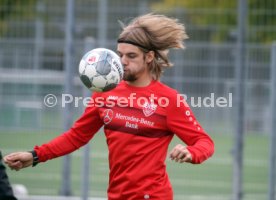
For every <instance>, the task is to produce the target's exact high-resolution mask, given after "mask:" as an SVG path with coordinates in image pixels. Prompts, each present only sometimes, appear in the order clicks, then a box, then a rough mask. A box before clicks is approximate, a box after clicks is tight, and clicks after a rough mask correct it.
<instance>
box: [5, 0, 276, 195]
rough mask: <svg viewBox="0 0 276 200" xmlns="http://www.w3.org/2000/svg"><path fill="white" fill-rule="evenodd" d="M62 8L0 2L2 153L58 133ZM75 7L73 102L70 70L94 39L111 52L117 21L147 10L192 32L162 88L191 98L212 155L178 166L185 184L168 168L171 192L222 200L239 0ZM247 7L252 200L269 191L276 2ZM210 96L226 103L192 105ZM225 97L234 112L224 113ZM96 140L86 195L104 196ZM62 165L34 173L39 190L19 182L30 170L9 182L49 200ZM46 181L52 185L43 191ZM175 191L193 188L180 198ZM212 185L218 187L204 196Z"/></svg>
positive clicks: (135, 0)
mask: <svg viewBox="0 0 276 200" xmlns="http://www.w3.org/2000/svg"><path fill="white" fill-rule="evenodd" d="M66 2H67V1H65V0H60V1H53V0H47V1H44V0H40V1H35V0H26V1H17V0H10V1H9V0H2V1H0V94H1V95H0V105H1V106H0V134H1V139H0V148H1V149H2V151H3V152H4V154H6V153H8V152H11V151H13V150H28V149H27V148H32V146H33V145H34V144H40V143H41V142H45V140H48V139H50V138H52V137H54V136H55V135H57V134H59V133H60V132H61V131H62V130H63V126H62V107H61V105H58V106H56V107H54V108H48V107H46V106H45V105H44V103H43V98H44V97H45V95H47V94H54V95H56V96H57V97H58V98H59V99H60V98H61V94H62V93H64V92H63V91H64V81H65V78H64V77H65V67H64V46H65V30H66V27H65V24H66ZM74 9H75V18H74V21H75V23H74V41H73V44H74V56H73V58H72V60H73V63H72V66H74V74H75V78H74V79H73V80H72V82H73V83H74V94H73V95H75V96H83V94H84V93H83V91H84V90H85V89H84V86H83V85H82V84H81V83H80V80H79V78H78V75H77V70H78V62H79V60H80V59H81V57H82V55H83V54H84V52H85V49H87V43H86V42H85V41H86V38H87V37H92V38H93V39H94V46H95V47H106V48H110V49H113V50H116V38H117V36H118V34H119V32H120V26H119V23H118V20H121V21H123V22H128V21H129V20H131V19H132V18H133V17H136V16H138V15H140V14H142V13H147V12H156V13H160V14H166V15H168V16H171V17H176V18H178V19H179V21H180V22H182V23H184V24H185V26H186V31H187V33H188V35H189V40H188V41H187V42H186V49H185V50H184V51H174V50H172V51H171V53H170V58H171V60H172V62H173V63H174V64H175V66H174V67H173V68H171V69H169V70H167V71H166V72H165V74H164V76H163V78H162V81H164V82H165V83H167V84H168V85H170V86H171V87H174V88H176V89H177V90H178V91H179V92H180V93H182V94H186V95H187V96H188V103H190V104H192V105H194V106H192V109H193V111H194V113H195V115H196V116H197V118H198V120H199V121H200V122H201V123H202V125H203V127H205V129H206V130H207V132H208V133H210V134H211V135H212V136H213V137H214V139H215V141H216V146H217V153H216V155H215V156H214V157H213V158H212V159H211V160H210V161H208V162H206V164H205V165H204V166H203V167H196V170H195V171H194V169H192V167H191V169H190V167H189V166H188V167H186V166H185V168H184V169H185V170H188V171H189V170H191V171H189V172H190V173H191V174H190V175H187V176H183V179H187V177H188V178H190V179H189V181H187V180H182V179H178V177H177V175H175V174H174V173H173V172H174V170H179V173H181V172H182V171H181V170H184V169H183V168H180V167H183V166H177V167H176V166H174V165H173V164H170V163H168V170H169V171H170V176H171V177H172V182H173V185H174V186H175V187H176V188H177V189H176V199H183V198H184V197H185V198H187V199H188V198H189V197H194V196H193V195H197V194H198V195H201V196H203V197H204V198H207V197H206V195H207V196H208V195H210V198H211V199H216V198H217V199H223V198H226V199H229V197H230V196H231V181H232V177H231V176H232V174H231V162H232V160H231V150H232V146H233V145H232V142H233V135H234V131H235V123H234V120H235V119H234V118H235V115H234V114H235V113H234V108H235V104H234V98H235V90H234V87H235V84H236V80H235V70H236V69H235V60H236V56H237V55H236V41H237V14H238V13H237V1H234V0H231V1H215V0H208V1H199V0H196V1H186V0H185V1H183V0H162V1H161V0H160V1H158V0H149V1H147V0H132V1H126V0H116V1H108V0H78V1H75V7H74ZM247 10H248V24H247V35H246V42H247V43H246V61H245V63H246V81H245V84H246V94H245V133H246V135H245V170H244V173H245V175H244V185H245V186H244V190H245V191H244V194H245V198H246V197H248V199H252V198H253V196H254V195H255V196H256V198H257V199H264V198H265V196H266V194H267V188H268V185H267V183H268V163H269V161H268V139H269V127H270V123H269V122H270V114H271V112H270V111H271V108H270V106H269V98H270V89H271V88H270V82H269V81H270V60H271V57H270V53H271V43H272V41H273V40H274V39H275V38H276V2H274V1H273V0H265V1H257V0H248V8H247ZM212 95H214V97H215V98H217V97H225V98H226V99H227V100H228V106H226V107H218V106H216V105H215V106H211V107H203V106H199V104H198V100H199V98H203V97H210V98H211V97H212ZM231 100H233V102H232V107H230V106H229V103H231V102H230V101H231ZM59 102H60V101H59ZM82 110H83V107H78V108H73V112H74V119H75V118H77V117H78V116H79V115H80V114H81V112H82ZM102 137H103V136H102V134H99V136H98V137H96V139H95V140H96V141H99V142H102V143H100V144H101V145H99V146H98V145H97V144H95V145H93V144H94V143H92V149H91V152H97V153H96V154H93V153H92V155H91V157H93V159H91V160H92V161H91V162H92V163H91V165H92V166H91V174H90V176H91V186H90V195H91V196H100V197H105V195H106V194H105V190H106V184H107V178H108V175H107V173H108V168H107V166H106V165H107V164H106V163H107V162H106V160H107V156H106V155H107V149H106V147H102V146H104V139H103V138H102ZM95 143H97V142H95ZM30 145H31V146H30ZM257 145H261V146H257ZM260 149H261V150H260ZM257 150H259V151H257ZM81 157H82V153H80V152H79V151H78V152H76V153H74V154H73V166H78V165H80V164H79V161H80V159H81ZM59 163H60V160H59V159H57V160H55V161H51V164H48V163H47V164H45V165H44V166H40V168H38V169H35V172H33V173H37V174H40V173H39V172H41V171H42V172H45V173H44V177H41V178H40V182H42V183H43V184H36V183H37V180H32V182H28V180H27V179H28V178H25V177H26V176H27V175H28V173H31V171H30V170H29V169H27V170H26V171H22V172H20V173H13V172H10V177H11V180H12V182H19V183H23V184H25V185H27V186H28V189H29V191H30V194H40V195H49V194H51V195H56V194H58V193H59V188H60V178H61V176H60V171H61V170H62V169H61V167H60V165H59ZM54 165H57V167H53V168H55V169H57V170H56V171H51V170H53V168H52V169H49V166H54ZM45 166H46V167H45ZM47 166H48V167H47ZM175 167H176V168H177V169H175ZM201 168H202V169H201ZM219 169H224V170H222V171H220V170H219ZM72 170H73V172H72V174H73V177H72V179H73V180H72V182H73V186H74V189H73V190H74V191H73V192H74V194H75V195H79V194H80V190H81V189H80V186H79V185H80V184H79V183H80V180H79V175H78V173H79V171H80V169H79V168H78V167H76V168H74V167H73V169H72ZM74 170H76V171H74ZM98 170H99V171H98ZM197 170H198V171H197ZM209 170H210V171H209ZM206 173H210V174H209V175H210V176H208V175H206ZM99 174H100V175H101V176H98V175H99ZM211 174H212V176H211ZM220 176H221V177H220ZM252 176H253V177H252ZM254 176H255V178H256V179H254ZM223 177H224V178H223ZM97 178H98V179H97ZM100 179H101V180H100ZM53 180H54V183H53V184H48V182H49V181H53ZM29 181H30V180H29ZM40 185H42V186H41V187H40ZM182 186H185V187H188V188H192V189H191V190H189V189H188V190H187V191H186V190H185V191H184V192H183V191H182V189H181V188H182ZM211 186H214V187H216V189H211V188H210V187H211ZM178 187H179V188H178ZM178 189H179V190H178ZM219 191H222V195H223V196H220V195H219V194H220V192H219ZM258 195H259V196H258ZM204 198H203V199H204Z"/></svg>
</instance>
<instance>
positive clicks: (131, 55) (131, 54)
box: [128, 53, 136, 59]
mask: <svg viewBox="0 0 276 200" xmlns="http://www.w3.org/2000/svg"><path fill="white" fill-rule="evenodd" d="M128 57H129V58H131V59H133V58H136V54H134V53H130V54H128Z"/></svg>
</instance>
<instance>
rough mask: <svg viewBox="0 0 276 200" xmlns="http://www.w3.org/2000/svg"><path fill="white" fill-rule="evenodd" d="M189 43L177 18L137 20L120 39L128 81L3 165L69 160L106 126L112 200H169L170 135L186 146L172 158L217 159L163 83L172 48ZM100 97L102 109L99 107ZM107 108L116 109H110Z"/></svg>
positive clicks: (191, 117)
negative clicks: (64, 128) (53, 135)
mask: <svg viewBox="0 0 276 200" xmlns="http://www.w3.org/2000/svg"><path fill="white" fill-rule="evenodd" d="M186 38H187V35H186V33H185V29H184V26H183V24H181V23H179V22H178V21H177V20H176V19H173V18H169V17H166V16H164V15H156V14H146V15H142V16H139V17H137V18H135V19H133V20H132V21H131V22H130V23H129V24H128V25H127V26H125V27H123V30H122V32H121V34H120V35H119V38H118V45H117V52H118V54H119V56H120V59H121V62H122V64H123V66H124V80H123V81H122V82H121V83H120V84H119V85H118V86H117V87H116V88H115V89H113V90H111V91H108V92H104V93H94V94H93V95H92V99H91V102H90V105H89V107H87V108H86V110H85V112H84V113H83V115H82V116H81V117H80V118H79V119H78V120H77V121H76V122H75V123H74V125H73V126H72V127H71V128H70V129H69V130H68V131H66V132H65V133H64V134H62V135H60V136H58V137H56V138H55V139H53V140H52V141H50V142H48V143H45V144H43V145H41V146H35V147H34V149H33V151H32V152H31V153H29V152H16V153H12V154H10V155H7V156H6V157H5V162H6V163H7V164H8V165H9V167H10V168H12V169H15V170H20V169H22V168H24V167H28V166H31V165H36V164H37V163H38V162H45V161H47V160H50V159H53V158H56V157H59V156H63V155H65V154H69V153H71V152H72V151H74V150H76V149H78V148H80V147H81V146H83V145H85V144H86V143H88V142H89V141H90V140H91V139H92V137H93V136H94V135H95V134H96V133H97V132H98V130H99V129H100V128H101V127H102V126H104V132H105V136H106V141H107V145H108V149H109V165H110V174H109V186H108V191H107V193H108V199H109V200H137V199H152V200H172V199H173V190H172V187H171V184H170V181H169V178H168V174H167V172H166V165H165V160H166V157H167V151H168V146H169V144H170V142H171V140H172V138H173V136H174V135H176V136H177V137H179V138H180V139H181V140H182V141H183V143H182V144H178V145H176V146H175V147H174V148H173V149H172V150H171V151H170V153H169V157H170V158H171V160H174V161H176V162H178V163H193V164H199V163H202V162H203V161H205V160H206V159H208V158H209V157H210V156H212V154H213V152H214V143H213V141H212V139H211V138H210V136H209V135H208V134H207V133H206V132H205V131H204V129H203V128H202V127H201V125H200V124H199V123H198V121H197V120H196V118H195V116H194V114H193V113H192V111H191V109H190V108H189V106H188V105H187V104H186V103H185V101H184V99H183V98H182V97H181V95H179V93H178V92H177V91H175V90H174V89H172V88H170V87H168V86H166V85H165V84H163V83H161V82H160V77H161V75H162V72H163V70H164V69H165V68H167V67H170V66H171V63H170V61H169V59H168V51H169V49H171V48H177V49H181V48H184V45H183V40H184V39H186ZM97 98H99V99H101V100H103V102H104V104H101V106H97V105H96V104H95V102H97ZM122 99H124V100H122ZM125 100H127V103H128V104H127V105H125V104H126V101H125ZM110 102H113V103H114V104H112V105H114V106H113V107H110V106H107V103H110ZM122 102H124V105H122V104H123V103H122Z"/></svg>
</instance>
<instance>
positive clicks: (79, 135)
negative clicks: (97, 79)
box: [34, 95, 103, 162]
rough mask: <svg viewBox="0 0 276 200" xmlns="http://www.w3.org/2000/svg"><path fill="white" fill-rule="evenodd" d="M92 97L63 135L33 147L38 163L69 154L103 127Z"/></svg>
mask: <svg viewBox="0 0 276 200" xmlns="http://www.w3.org/2000/svg"><path fill="white" fill-rule="evenodd" d="M94 96H95V95H93V97H92V100H91V103H90V104H89V107H87V108H86V109H85V112H84V113H83V115H82V116H81V117H80V118H79V119H78V120H77V121H76V122H75V123H74V125H73V126H72V127H71V128H70V129H69V130H68V131H66V132H64V133H63V134H61V135H59V136H58V137H56V138H54V139H53V140H51V141H50V142H48V143H45V144H43V145H41V146H35V148H34V150H35V151H36V153H37V154H38V157H39V161H40V162H45V161H47V160H49V159H53V158H56V157H60V156H63V155H66V154H68V153H71V152H73V151H75V150H77V149H78V148H80V147H81V146H83V145H85V144H86V143H88V142H89V140H90V139H91V138H92V137H93V136H94V135H95V133H96V132H97V131H98V130H99V129H100V128H101V126H102V125H103V123H102V121H101V120H100V117H99V114H98V108H97V106H94V103H93V102H94Z"/></svg>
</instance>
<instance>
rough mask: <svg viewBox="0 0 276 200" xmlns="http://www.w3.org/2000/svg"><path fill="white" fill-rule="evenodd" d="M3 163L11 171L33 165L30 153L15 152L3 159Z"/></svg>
mask: <svg viewBox="0 0 276 200" xmlns="http://www.w3.org/2000/svg"><path fill="white" fill-rule="evenodd" d="M4 162H5V163H6V164H7V165H8V166H9V167H10V168H11V169H12V170H13V169H14V170H16V171H18V170H20V169H22V168H25V167H29V166H31V165H32V164H33V155H32V153H30V152H15V153H11V154H9V155H6V156H5V157H4Z"/></svg>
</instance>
